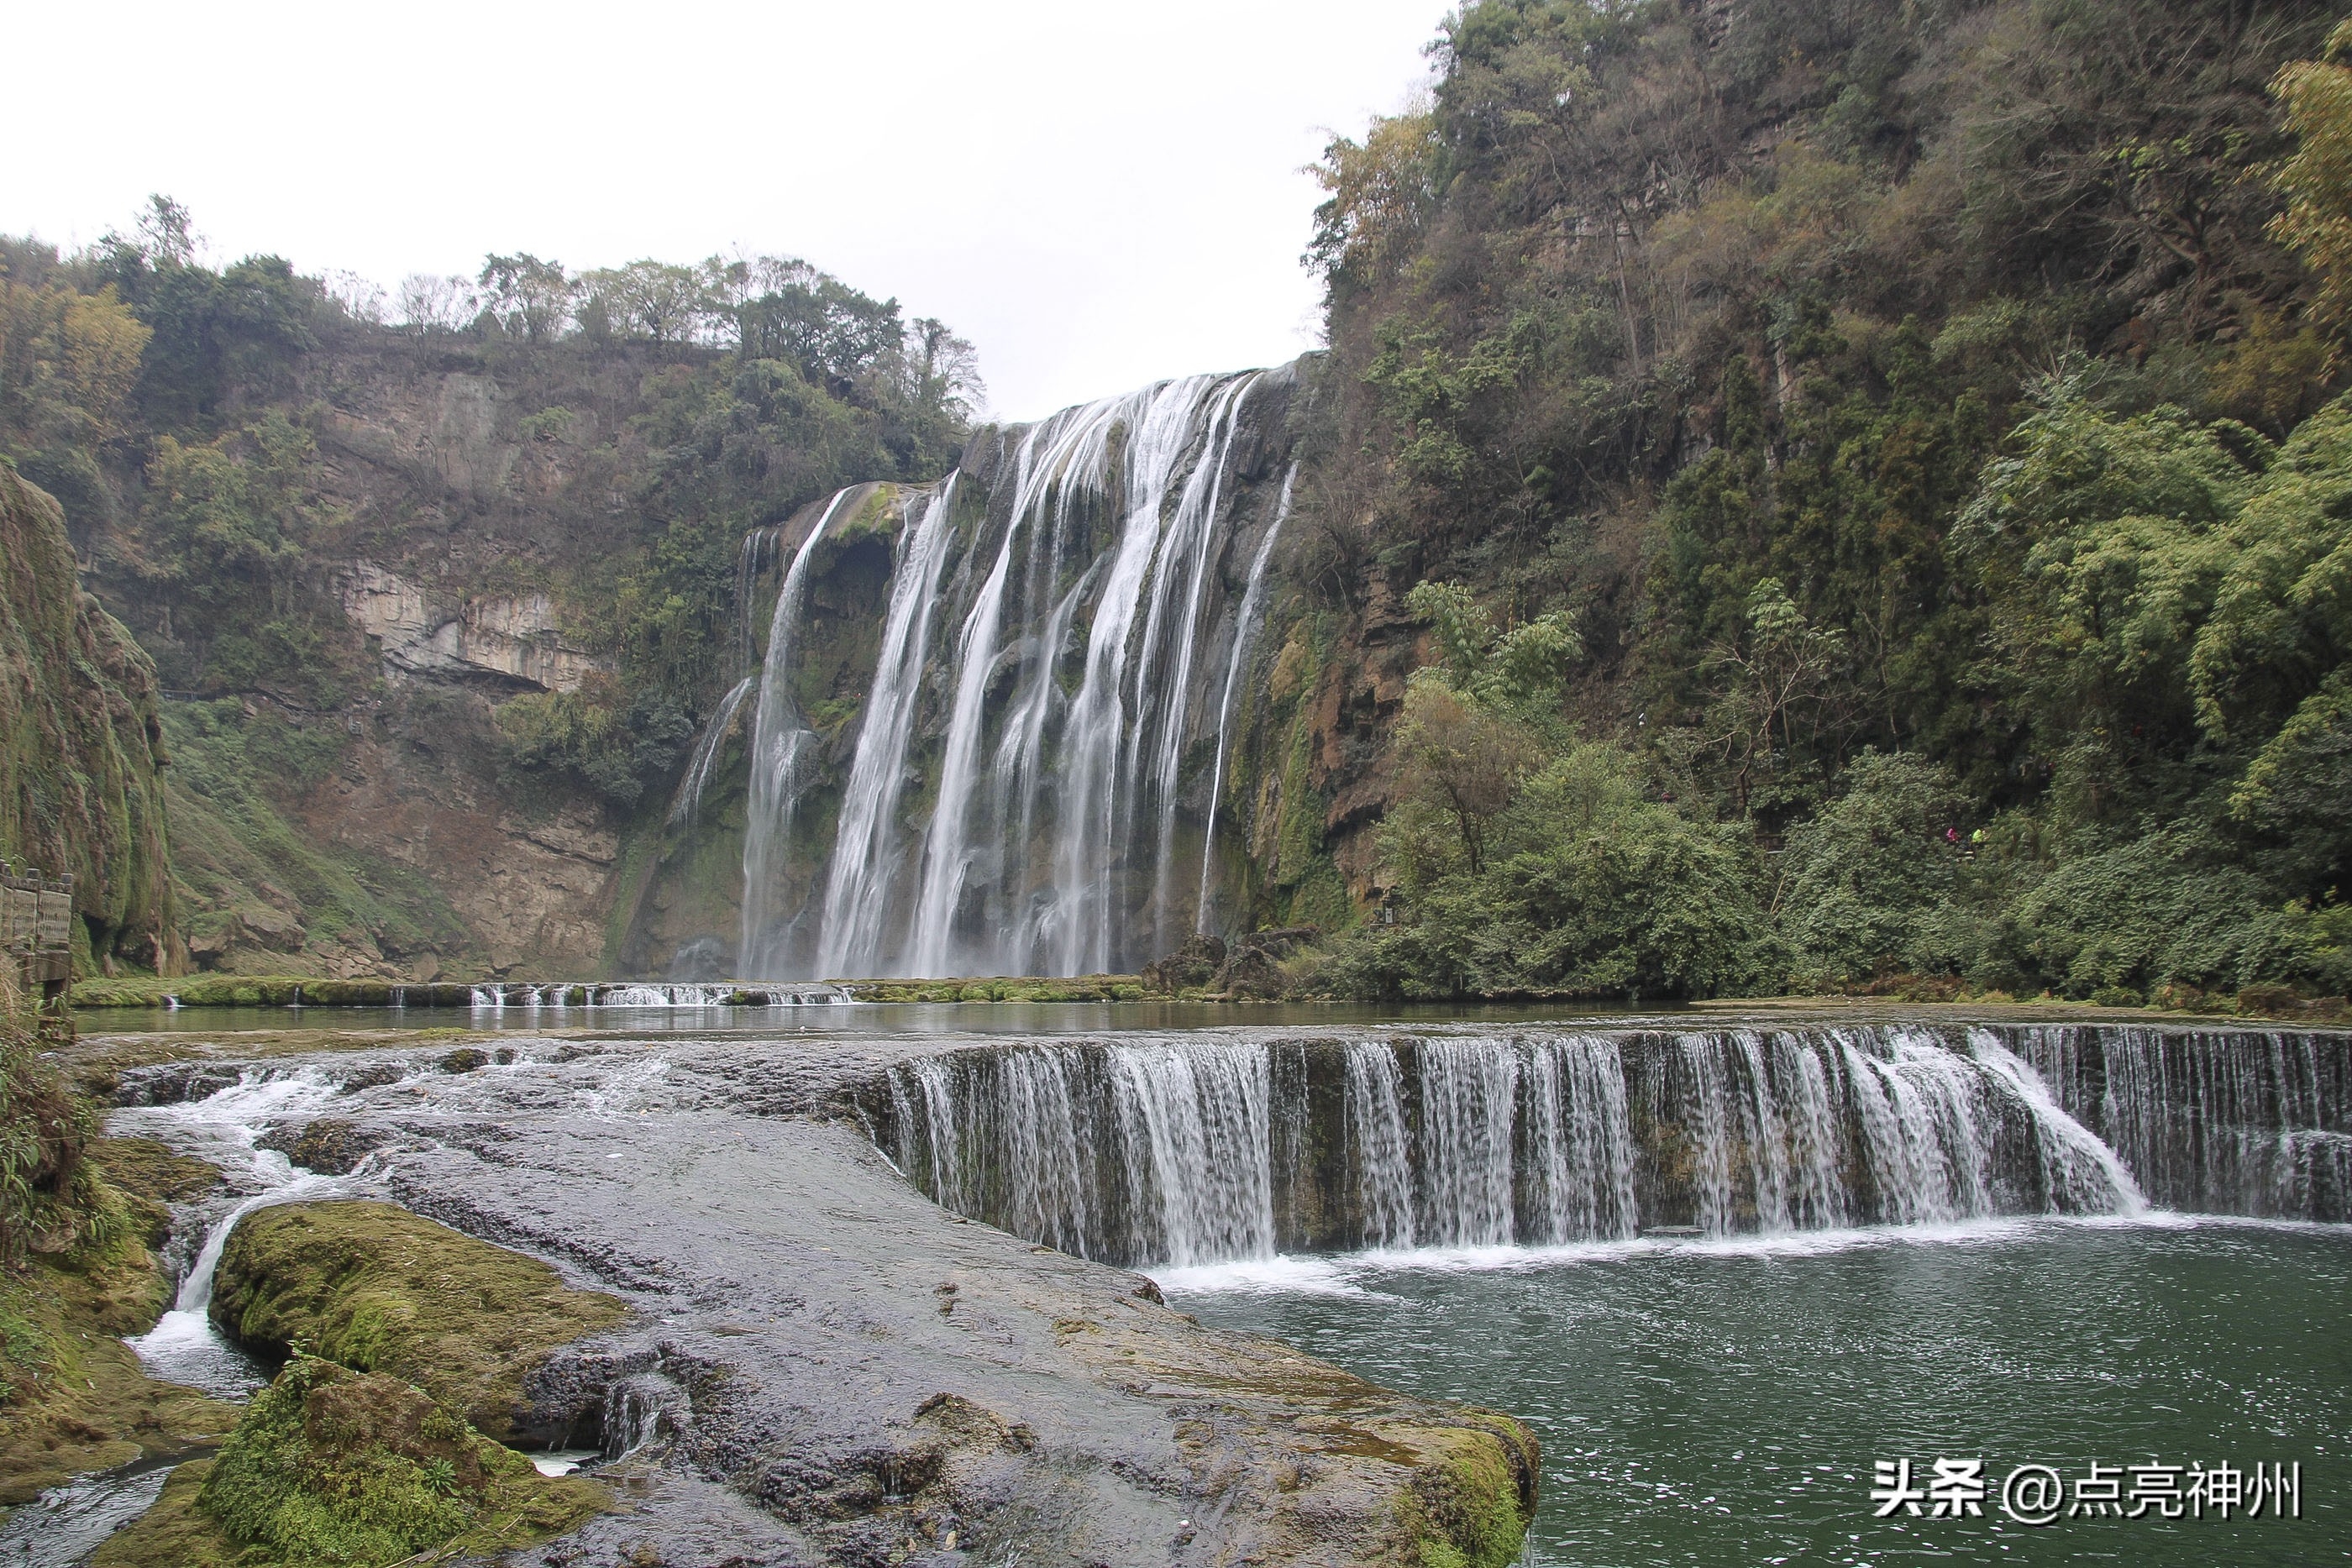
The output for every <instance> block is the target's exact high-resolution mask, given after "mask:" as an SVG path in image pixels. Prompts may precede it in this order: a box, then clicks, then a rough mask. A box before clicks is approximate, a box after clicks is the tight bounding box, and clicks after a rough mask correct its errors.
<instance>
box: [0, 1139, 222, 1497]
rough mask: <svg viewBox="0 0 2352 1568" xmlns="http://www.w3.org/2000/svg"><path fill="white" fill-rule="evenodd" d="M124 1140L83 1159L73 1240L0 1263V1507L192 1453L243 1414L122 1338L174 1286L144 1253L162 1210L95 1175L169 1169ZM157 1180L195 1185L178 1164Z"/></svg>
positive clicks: (180, 1187) (138, 1192) (178, 1187)
mask: <svg viewBox="0 0 2352 1568" xmlns="http://www.w3.org/2000/svg"><path fill="white" fill-rule="evenodd" d="M124 1142H125V1141H124V1140H115V1139H101V1140H99V1141H98V1142H96V1143H95V1144H93V1145H91V1146H90V1148H89V1152H88V1155H87V1157H86V1158H84V1159H83V1161H82V1162H81V1165H80V1168H79V1173H78V1179H77V1182H76V1184H75V1185H76V1189H77V1190H76V1193H75V1197H74V1204H73V1208H74V1211H75V1213H76V1215H77V1217H78V1218H77V1222H76V1224H75V1225H74V1227H73V1229H72V1239H71V1241H70V1243H69V1244H68V1245H66V1246H63V1247H60V1248H58V1249H56V1250H52V1251H45V1252H44V1251H37V1252H33V1253H32V1254H30V1255H29V1257H28V1258H27V1259H26V1262H25V1266H24V1267H22V1268H21V1269H12V1270H5V1271H0V1504H5V1505H14V1504H16V1503H20V1502H25V1501H27V1500H30V1499H32V1498H34V1497H36V1496H37V1495H39V1493H40V1492H41V1491H42V1490H44V1489H46V1488H48V1487H52V1486H56V1485H58V1483H60V1482H62V1481H64V1480H66V1479H68V1477H71V1476H74V1475H79V1474H82V1473H85V1472H87V1471H90V1470H102V1469H111V1468H112V1467H114V1466H116V1465H122V1464H128V1463H130V1462H131V1461H132V1460H134V1459H138V1458H157V1457H164V1456H169V1455H173V1454H178V1453H184V1452H186V1451H188V1450H189V1449H191V1448H196V1447H199V1446H202V1445H204V1444H206V1443H209V1442H213V1441H216V1440H218V1438H219V1437H220V1436H221V1434H223V1433H224V1432H226V1431H227V1430H228V1429H229V1427H230V1426H231V1424H232V1423H234V1422H235V1420H236V1409H235V1408H234V1407H233V1406H228V1405H225V1404H222V1403H221V1402H220V1401H218V1400H215V1399H211V1398H207V1397H206V1396H204V1395H201V1394H199V1393H197V1392H195V1391H194V1389H190V1388H183V1387H180V1386H178V1385H174V1384H169V1383H159V1382H157V1381H156V1380H154V1379H153V1378H151V1377H149V1376H148V1375H146V1372H145V1370H144V1369H143V1368H142V1366H141V1365H140V1364H139V1358H138V1357H137V1356H136V1355H135V1354H132V1353H131V1347H130V1346H128V1345H126V1344H124V1343H122V1339H121V1336H122V1335H124V1334H135V1333H142V1332H144V1331H145V1330H147V1329H149V1328H152V1326H153V1325H154V1322H155V1320H156V1318H157V1317H159V1316H160V1315H161V1314H162V1312H163V1308H164V1307H165V1306H166V1305H167V1304H169V1300H170V1294H171V1281H170V1279H169V1278H168V1277H167V1276H166V1275H165V1274H164V1272H163V1270H162V1269H161V1268H160V1267H159V1266H158V1265H157V1262H156V1260H155V1257H154V1254H153V1253H152V1251H151V1250H150V1249H151V1248H152V1246H153V1245H155V1244H157V1243H158V1242H160V1241H161V1239H162V1236H163V1227H164V1222H165V1211H164V1209H163V1206H162V1204H160V1203H158V1202H156V1201H154V1200H153V1199H152V1198H148V1197H144V1196H142V1194H143V1192H144V1191H145V1190H147V1189H145V1188H142V1187H140V1186H136V1185H131V1187H130V1190H129V1191H127V1192H126V1191H121V1190H117V1189H116V1188H115V1187H114V1186H112V1185H111V1184H110V1183H109V1182H108V1181H107V1180H106V1179H105V1177H104V1176H101V1175H100V1172H101V1171H106V1172H109V1173H111V1172H112V1171H114V1170H116V1169H126V1170H127V1169H146V1170H148V1171H149V1172H150V1173H151V1174H152V1175H156V1176H163V1175H164V1171H163V1166H162V1165H161V1164H160V1163H159V1162H154V1161H152V1160H150V1159H149V1158H148V1157H147V1155H146V1154H145V1151H143V1150H141V1149H138V1148H136V1147H132V1148H131V1149H128V1150H126V1149H124V1148H123V1147H122V1146H121V1145H122V1144H123V1143H124ZM189 1163H192V1164H201V1162H189ZM205 1169H206V1170H207V1171H210V1169H211V1167H209V1166H206V1167H205ZM215 1179H216V1176H215ZM158 1185H159V1186H162V1187H163V1189H164V1191H163V1192H162V1193H159V1196H168V1195H170V1194H186V1193H191V1192H192V1191H194V1190H201V1189H200V1188H196V1187H195V1186H194V1176H193V1174H192V1173H188V1172H184V1171H175V1172H172V1173H170V1174H169V1176H167V1177H166V1178H165V1179H163V1181H161V1182H160V1183H159V1184H158Z"/></svg>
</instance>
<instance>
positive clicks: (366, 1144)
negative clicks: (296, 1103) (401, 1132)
mask: <svg viewBox="0 0 2352 1568" xmlns="http://www.w3.org/2000/svg"><path fill="white" fill-rule="evenodd" d="M254 1142H255V1145H257V1147H260V1148H265V1149H276V1150H277V1151H278V1153H280V1154H282V1155H285V1156H286V1157H287V1158H288V1159H289V1160H291V1161H293V1162H294V1163H295V1164H296V1165H298V1166H301V1167H302V1168H303V1169H304V1170H306V1171H316V1172H318V1173H319V1174H320V1176H349V1175H350V1174H351V1173H352V1171H354V1170H357V1169H358V1168H359V1164H360V1162H361V1161H362V1160H363V1159H365V1158H367V1157H368V1155H372V1154H373V1153H374V1152H375V1151H376V1150H378V1149H380V1148H382V1147H383V1145H384V1143H385V1142H386V1134H384V1133H383V1130H382V1129H380V1128H374V1127H362V1126H361V1125H360V1124H358V1123H356V1122H349V1121H345V1120H343V1119H342V1118H341V1117H339V1116H321V1117H320V1118H319V1119H318V1120H317V1121H315V1122H308V1123H303V1124H298V1125H289V1126H284V1127H279V1128H278V1129H276V1130H275V1131H273V1132H269V1133H266V1134H263V1135H262V1136H260V1137H259V1138H257V1139H255V1140H254Z"/></svg>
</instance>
